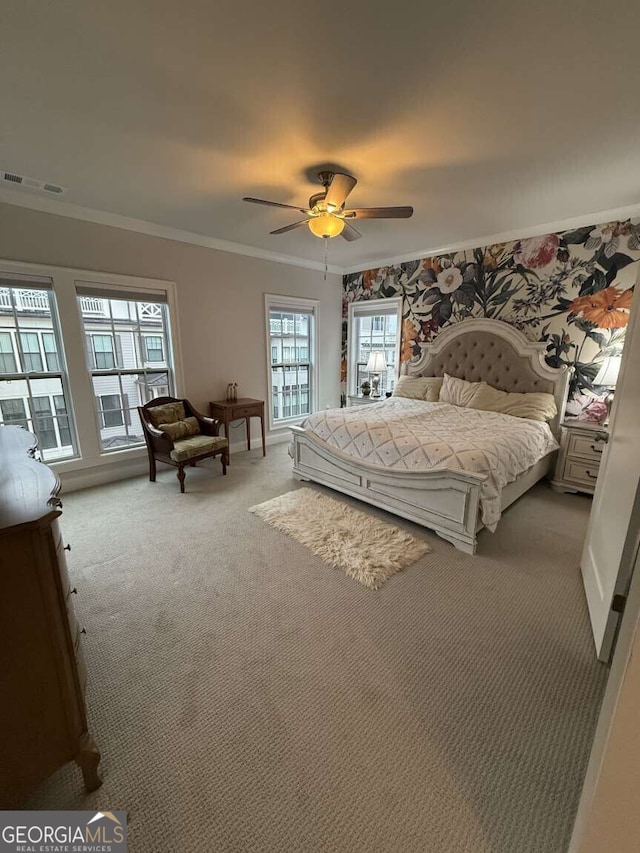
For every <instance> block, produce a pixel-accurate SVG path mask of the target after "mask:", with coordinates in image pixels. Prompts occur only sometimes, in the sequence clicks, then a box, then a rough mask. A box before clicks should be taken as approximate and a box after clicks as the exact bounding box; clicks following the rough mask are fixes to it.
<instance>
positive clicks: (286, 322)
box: [267, 297, 316, 424]
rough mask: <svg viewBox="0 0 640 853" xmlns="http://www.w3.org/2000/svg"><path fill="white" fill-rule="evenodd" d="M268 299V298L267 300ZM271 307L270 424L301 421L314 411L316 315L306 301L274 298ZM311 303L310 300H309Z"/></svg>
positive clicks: (269, 312)
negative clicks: (300, 419)
mask: <svg viewBox="0 0 640 853" xmlns="http://www.w3.org/2000/svg"><path fill="white" fill-rule="evenodd" d="M267 299H269V297H267ZM273 300H274V304H273V305H268V335H269V342H268V347H269V352H270V354H271V364H270V377H269V379H270V388H271V422H272V424H277V423H278V422H279V421H286V420H289V419H293V418H301V417H303V416H304V415H307V414H309V413H310V412H311V411H312V405H313V388H314V382H315V381H316V380H315V365H314V363H313V359H312V357H311V355H312V353H313V351H314V335H315V311H314V308H313V307H311V305H313V303H311V304H310V307H309V308H307V307H306V306H305V305H304V303H305V300H293V299H292V300H291V307H290V308H289V306H288V305H286V302H287V300H286V299H285V298H282V299H281V298H278V297H273ZM309 302H310V300H309Z"/></svg>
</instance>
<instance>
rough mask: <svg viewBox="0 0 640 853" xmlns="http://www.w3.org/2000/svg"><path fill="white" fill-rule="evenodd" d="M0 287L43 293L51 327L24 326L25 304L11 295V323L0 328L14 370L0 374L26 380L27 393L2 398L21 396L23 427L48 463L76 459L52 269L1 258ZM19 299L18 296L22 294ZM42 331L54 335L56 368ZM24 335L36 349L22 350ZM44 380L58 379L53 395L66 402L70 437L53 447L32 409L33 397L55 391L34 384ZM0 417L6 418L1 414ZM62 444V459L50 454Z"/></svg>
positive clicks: (53, 414)
mask: <svg viewBox="0 0 640 853" xmlns="http://www.w3.org/2000/svg"><path fill="white" fill-rule="evenodd" d="M5 279H6V281H5ZM0 288H4V289H8V290H9V291H21V292H24V291H33V292H41V293H43V294H46V295H47V303H48V311H49V320H50V325H51V328H50V329H49V328H44V329H43V328H40V327H39V326H29V325H25V326H23V325H22V323H21V321H20V318H21V317H22V318H23V319H25V318H26V317H27V316H28V312H27V313H26V314H25V308H24V307H23V308H20V307H19V306H18V305H17V303H16V297H13V298H12V301H11V306H12V307H11V311H10V315H11V316H12V318H13V322H14V326H6V327H5V326H3V327H1V330H2V331H3V332H6V333H8V334H9V339H10V341H11V346H12V348H13V359H14V362H15V367H16V370H15V372H9V373H6V372H4V371H3V372H2V373H1V374H0V377H1V380H2V381H9V382H16V383H18V382H23V383H25V386H24V387H25V389H26V393H22V389H20V393H19V394H17V396H16V397H13V398H9V399H8V400H6V401H5V402H8V401H9V400H12V399H13V400H20V402H21V404H22V406H23V409H24V410H25V411H26V418H25V421H26V423H24V427H25V429H28V430H30V431H31V432H32V433H33V434H34V435H35V436H36V438H37V439H38V442H39V452H40V455H41V456H42V457H43V458H44V459H45V461H46V462H47V464H50V465H51V464H55V463H56V462H68V461H72V460H74V459H77V458H78V456H79V453H80V445H79V440H78V433H77V429H76V424H75V418H74V416H73V409H72V403H71V391H70V382H69V371H68V365H67V361H66V355H65V350H64V344H63V338H62V323H61V318H60V311H59V304H58V294H57V293H56V290H55V287H54V280H53V276H52V275H51V269H50V268H44V267H39V266H36V265H30V264H21V263H18V262H7V261H0ZM19 299H21V297H20V298H19ZM36 310H40V309H36ZM34 317H37V314H34ZM44 334H49V335H51V336H52V338H53V342H54V346H55V353H56V355H57V360H58V368H57V369H56V370H50V369H49V365H48V362H47V358H46V353H45V349H44V338H43V335H44ZM27 335H29V336H33V337H34V338H35V341H36V344H37V352H36V351H35V350H25V348H24V338H25V336H27ZM26 356H37V358H39V360H40V369H39V370H33V369H32V365H31V364H30V365H29V366H27V362H26ZM45 380H54V381H56V382H59V383H60V392H59V393H58V394H57V395H56V396H62V397H63V398H64V399H65V400H66V401H67V403H68V412H69V414H68V415H67V420H68V428H69V433H70V438H71V441H70V443H69V444H68V445H67V444H58V443H56V445H55V447H52V446H46V447H45V442H44V441H43V440H41V436H40V430H39V427H40V422H41V421H42V420H43V418H42V417H41V413H39V412H38V413H37V412H36V411H35V401H36V400H37V399H39V398H42V397H49V398H52V397H53V396H54V394H55V392H54V391H52V390H49V391H48V392H46V393H42V391H41V389H39V388H38V389H36V388H34V385H36V384H37V383H39V382H42V381H45ZM37 391H40V393H37ZM50 401H51V400H50ZM51 408H52V411H51V414H50V418H51V419H52V420H53V431H54V432H55V434H56V440H57V439H58V438H59V432H58V430H57V413H56V412H55V410H53V406H52V407H51ZM0 420H1V421H3V422H5V421H4V414H3V415H2V418H0ZM5 423H6V422H5ZM43 432H44V430H43ZM65 447H68V448H70V452H69V453H65V455H64V456H63V457H62V458H61V459H56V458H55V455H53V456H50V455H49V452H50V451H53V452H54V454H55V452H56V451H57V450H62V448H65Z"/></svg>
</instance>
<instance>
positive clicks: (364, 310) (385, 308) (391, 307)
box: [347, 296, 402, 396]
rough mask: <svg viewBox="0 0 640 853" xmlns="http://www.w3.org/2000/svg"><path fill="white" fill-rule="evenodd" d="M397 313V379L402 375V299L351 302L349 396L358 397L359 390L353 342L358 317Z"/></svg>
mask: <svg viewBox="0 0 640 853" xmlns="http://www.w3.org/2000/svg"><path fill="white" fill-rule="evenodd" d="M392 313H395V315H396V318H397V322H398V326H397V328H398V335H397V339H396V379H397V378H398V376H399V374H400V349H401V345H402V297H401V296H390V297H387V298H385V299H367V300H363V301H361V302H350V303H349V310H348V315H347V322H348V325H347V394H348V395H352V396H353V395H357V394H358V392H359V390H360V389H359V388H355V387H354V381H353V377H354V376H357V369H356V356H357V353H356V350H355V347H354V342H353V338H354V336H353V325H354V320H355V319H356V318H357V317H372V316H376V315H378V314H392Z"/></svg>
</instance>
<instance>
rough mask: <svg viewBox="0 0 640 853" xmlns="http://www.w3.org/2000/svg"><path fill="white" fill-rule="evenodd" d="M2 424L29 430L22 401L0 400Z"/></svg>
mask: <svg viewBox="0 0 640 853" xmlns="http://www.w3.org/2000/svg"><path fill="white" fill-rule="evenodd" d="M0 411H1V412H2V422H3V423H4V424H12V425H13V426H21V427H24V428H25V429H29V422H28V420H27V409H26V405H25V402H24V400H0Z"/></svg>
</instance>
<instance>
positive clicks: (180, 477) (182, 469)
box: [176, 465, 184, 494]
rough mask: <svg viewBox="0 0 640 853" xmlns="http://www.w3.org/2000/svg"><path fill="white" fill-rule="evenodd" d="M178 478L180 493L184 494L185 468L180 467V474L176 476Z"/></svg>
mask: <svg viewBox="0 0 640 853" xmlns="http://www.w3.org/2000/svg"><path fill="white" fill-rule="evenodd" d="M176 476H177V478H178V482H179V483H180V493H181V494H184V468H183V467H182V465H178V473H177V474H176Z"/></svg>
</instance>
